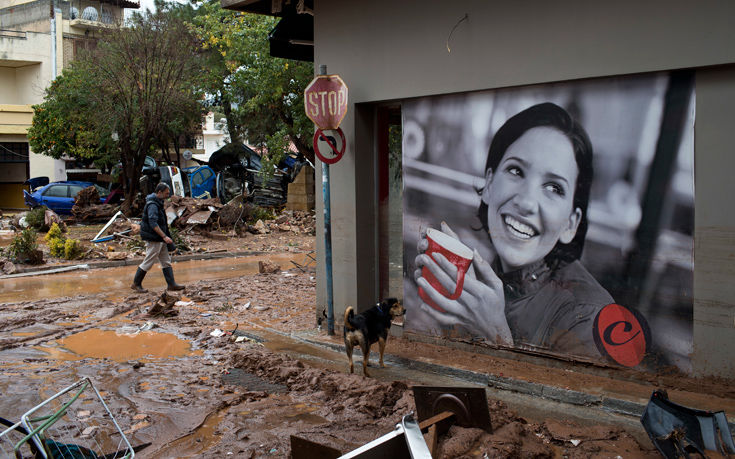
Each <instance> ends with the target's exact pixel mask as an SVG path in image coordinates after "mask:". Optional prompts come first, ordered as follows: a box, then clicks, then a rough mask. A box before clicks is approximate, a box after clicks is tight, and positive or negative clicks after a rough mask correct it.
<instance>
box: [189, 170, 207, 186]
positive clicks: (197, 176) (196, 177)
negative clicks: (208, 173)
mask: <svg viewBox="0 0 735 459" xmlns="http://www.w3.org/2000/svg"><path fill="white" fill-rule="evenodd" d="M202 175H203V174H202V173H201V172H197V173H196V174H194V178H193V179H191V183H193V184H194V186H199V185H201V184H202V182H203V181H204V178H203V177H202Z"/></svg>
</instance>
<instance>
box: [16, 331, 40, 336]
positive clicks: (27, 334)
mask: <svg viewBox="0 0 735 459" xmlns="http://www.w3.org/2000/svg"><path fill="white" fill-rule="evenodd" d="M37 334H38V332H13V333H11V335H10V336H35V335H37Z"/></svg>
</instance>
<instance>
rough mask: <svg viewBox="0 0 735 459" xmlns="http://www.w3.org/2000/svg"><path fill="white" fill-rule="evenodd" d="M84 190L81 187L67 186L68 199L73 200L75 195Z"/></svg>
mask: <svg viewBox="0 0 735 459" xmlns="http://www.w3.org/2000/svg"><path fill="white" fill-rule="evenodd" d="M82 189H84V187H83V186H81V185H69V197H70V198H74V197H76V195H77V194H78V193H79V192H80V191H82Z"/></svg>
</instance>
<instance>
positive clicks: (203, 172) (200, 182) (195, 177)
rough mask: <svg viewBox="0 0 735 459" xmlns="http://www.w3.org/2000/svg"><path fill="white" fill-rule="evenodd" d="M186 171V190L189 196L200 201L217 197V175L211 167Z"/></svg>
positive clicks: (193, 168) (192, 168)
mask: <svg viewBox="0 0 735 459" xmlns="http://www.w3.org/2000/svg"><path fill="white" fill-rule="evenodd" d="M182 170H183V171H184V188H185V192H186V195H187V196H191V197H192V198H199V199H209V198H214V197H216V187H217V183H216V182H217V174H215V172H214V170H213V169H212V168H211V167H209V166H191V167H185V168H183V169H182Z"/></svg>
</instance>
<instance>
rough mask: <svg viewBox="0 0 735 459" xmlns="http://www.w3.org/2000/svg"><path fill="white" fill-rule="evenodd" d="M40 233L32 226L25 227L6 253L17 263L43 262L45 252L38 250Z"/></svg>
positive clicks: (11, 242)
mask: <svg viewBox="0 0 735 459" xmlns="http://www.w3.org/2000/svg"><path fill="white" fill-rule="evenodd" d="M37 237H38V233H37V232H36V230H34V229H32V228H27V229H24V230H23V231H22V232H21V233H20V234H19V235H17V236H15V237H14V238H13V240H12V241H10V245H9V246H8V248H7V249H6V254H7V256H8V258H10V260H11V261H13V262H15V263H31V264H37V263H41V262H43V254H42V253H41V251H39V250H38V241H37V240H36V238H37Z"/></svg>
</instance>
